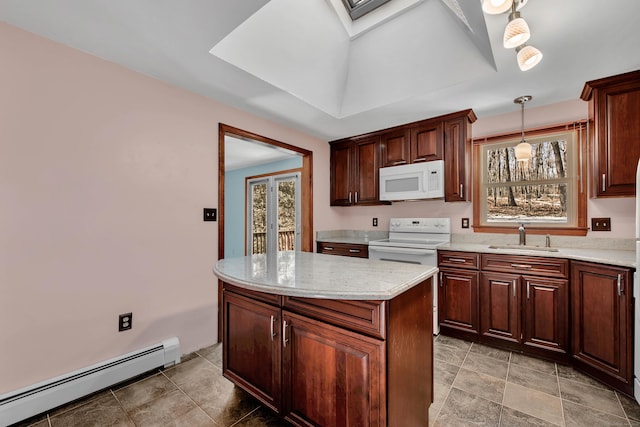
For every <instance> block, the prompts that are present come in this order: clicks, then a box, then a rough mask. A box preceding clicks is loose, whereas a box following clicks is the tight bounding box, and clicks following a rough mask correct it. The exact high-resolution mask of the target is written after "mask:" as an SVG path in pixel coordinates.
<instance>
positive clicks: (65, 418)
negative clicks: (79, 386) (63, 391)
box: [50, 393, 135, 427]
mask: <svg viewBox="0 0 640 427" xmlns="http://www.w3.org/2000/svg"><path fill="white" fill-rule="evenodd" d="M50 421H51V426H52V427H59V426H60V427H75V426H78V427H104V426H113V427H125V426H127V427H134V426H135V425H134V423H133V422H132V421H131V420H130V419H129V417H128V416H127V414H126V413H125V412H124V409H122V407H121V406H120V404H119V403H118V401H117V400H116V398H115V397H114V396H113V395H112V394H111V393H109V394H108V395H104V396H102V397H100V398H98V399H93V400H91V401H90V402H88V403H86V404H84V405H82V406H79V407H77V408H74V409H72V410H70V411H66V412H63V413H61V414H60V415H56V416H53V417H51V419H50Z"/></svg>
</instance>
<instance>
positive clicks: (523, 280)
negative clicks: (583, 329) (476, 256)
mask: <svg viewBox="0 0 640 427" xmlns="http://www.w3.org/2000/svg"><path fill="white" fill-rule="evenodd" d="M481 268H482V273H481V279H480V312H481V313H482V314H481V318H480V334H481V336H482V337H483V338H485V339H486V340H488V341H494V342H498V343H503V344H505V346H507V347H509V348H512V349H516V350H521V349H523V348H526V351H527V352H529V353H532V354H539V355H543V356H547V357H549V356H550V355H552V356H551V357H554V358H559V359H560V360H562V359H563V358H565V357H566V355H567V354H568V352H569V341H568V336H569V300H568V292H569V281H568V277H569V276H568V270H569V263H568V261H567V260H564V259H558V258H545V257H526V256H517V255H495V254H483V255H482V267H481Z"/></svg>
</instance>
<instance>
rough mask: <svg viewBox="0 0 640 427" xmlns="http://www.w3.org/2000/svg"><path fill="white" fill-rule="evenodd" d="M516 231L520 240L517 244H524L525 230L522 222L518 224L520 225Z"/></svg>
mask: <svg viewBox="0 0 640 427" xmlns="http://www.w3.org/2000/svg"><path fill="white" fill-rule="evenodd" d="M518 233H519V234H520V241H519V242H518V244H519V245H521V246H525V245H526V244H527V232H526V230H525V229H524V224H520V227H518Z"/></svg>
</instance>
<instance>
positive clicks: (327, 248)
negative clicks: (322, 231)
mask: <svg viewBox="0 0 640 427" xmlns="http://www.w3.org/2000/svg"><path fill="white" fill-rule="evenodd" d="M324 250H325V251H332V250H333V246H325V247H324Z"/></svg>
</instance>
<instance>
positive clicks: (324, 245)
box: [317, 242, 369, 258]
mask: <svg viewBox="0 0 640 427" xmlns="http://www.w3.org/2000/svg"><path fill="white" fill-rule="evenodd" d="M317 252H318V253H319V254H330V255H343V256H351V257H357V258H369V246H368V245H358V244H355V243H332V242H318V244H317Z"/></svg>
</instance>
